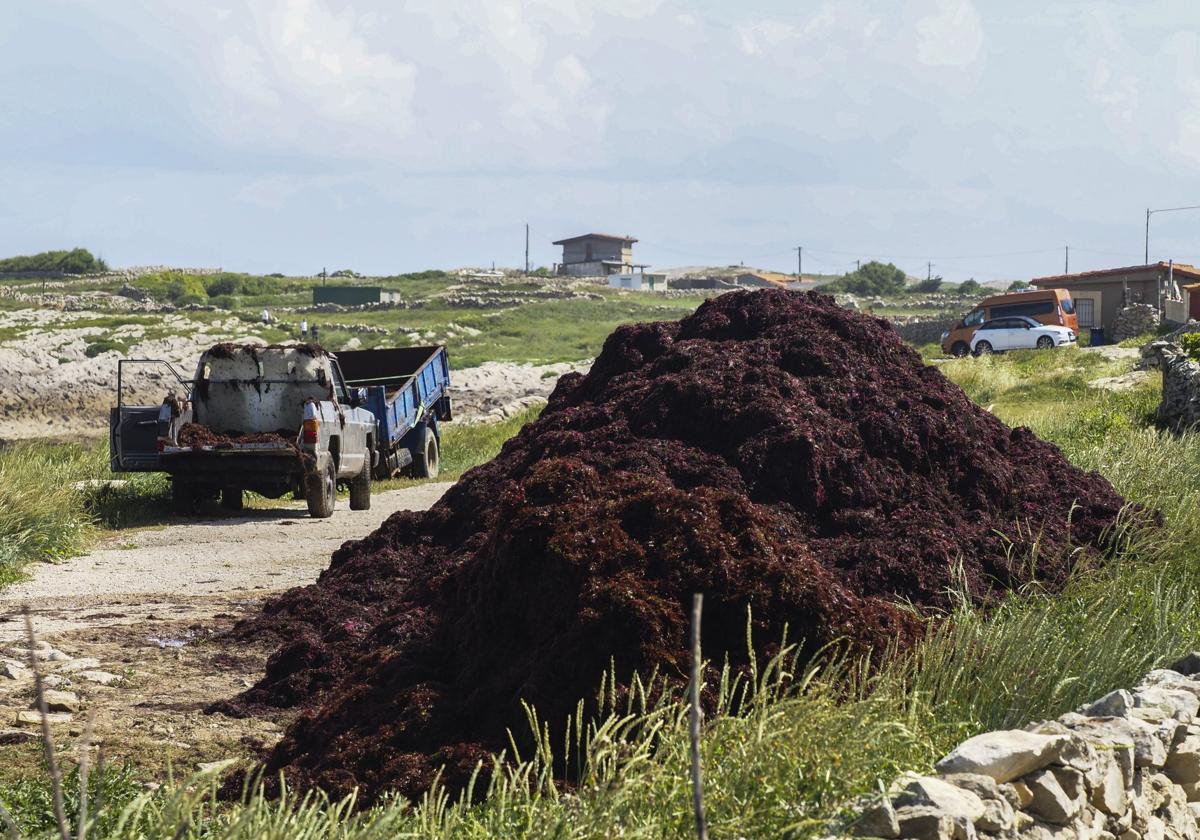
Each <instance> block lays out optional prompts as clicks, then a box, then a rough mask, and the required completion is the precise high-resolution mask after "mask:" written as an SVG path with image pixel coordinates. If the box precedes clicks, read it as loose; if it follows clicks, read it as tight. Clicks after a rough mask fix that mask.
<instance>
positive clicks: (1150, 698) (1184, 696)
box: [1133, 686, 1200, 723]
mask: <svg viewBox="0 0 1200 840" xmlns="http://www.w3.org/2000/svg"><path fill="white" fill-rule="evenodd" d="M1133 702H1134V705H1135V706H1136V707H1137V708H1140V709H1141V708H1159V709H1162V710H1163V711H1164V712H1166V713H1167V714H1168V715H1170V716H1171V717H1173V718H1175V719H1176V720H1179V721H1183V722H1184V723H1191V722H1192V721H1193V720H1194V719H1195V718H1196V713H1197V712H1198V711H1200V697H1197V696H1196V695H1195V694H1193V693H1191V692H1190V691H1183V690H1180V689H1176V688H1165V687H1163V686H1153V687H1150V688H1143V689H1138V690H1137V691H1135V692H1134V694H1133Z"/></svg>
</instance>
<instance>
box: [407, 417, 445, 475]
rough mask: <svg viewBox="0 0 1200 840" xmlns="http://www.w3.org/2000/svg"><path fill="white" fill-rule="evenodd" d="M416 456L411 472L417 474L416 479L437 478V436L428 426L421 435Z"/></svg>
mask: <svg viewBox="0 0 1200 840" xmlns="http://www.w3.org/2000/svg"><path fill="white" fill-rule="evenodd" d="M416 454H417V457H416V458H415V459H414V461H413V472H415V473H416V474H417V477H418V478H437V477H438V461H439V458H438V454H439V453H438V441H437V435H435V434H434V433H433V429H431V428H429V427H428V426H426V427H425V430H424V431H423V432H422V433H421V446H420V448H419V449H418V450H417V453H416Z"/></svg>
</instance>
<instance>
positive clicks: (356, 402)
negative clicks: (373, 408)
mask: <svg viewBox="0 0 1200 840" xmlns="http://www.w3.org/2000/svg"><path fill="white" fill-rule="evenodd" d="M366 401H367V389H366V388H351V389H350V405H352V406H354V407H355V408H358V407H359V406H360V405H362V404H363V403H365V402H366Z"/></svg>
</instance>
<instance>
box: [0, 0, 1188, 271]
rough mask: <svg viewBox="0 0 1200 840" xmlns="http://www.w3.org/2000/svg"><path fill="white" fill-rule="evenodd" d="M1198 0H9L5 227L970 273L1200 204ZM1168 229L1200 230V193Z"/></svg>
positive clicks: (361, 262) (2, 247)
mask: <svg viewBox="0 0 1200 840" xmlns="http://www.w3.org/2000/svg"><path fill="white" fill-rule="evenodd" d="M1198 33H1200V3H1197V2H1195V0H1158V1H1157V2H1156V0H1138V1H1137V2H1132V0H1131V2H1113V3H1105V2H1044V0H1034V1H1032V2H1029V1H1027V0H1003V2H1001V0H988V2H984V0H974V2H972V0H888V2H869V1H868V0H828V1H827V2H809V1H808V0H791V2H785V0H739V2H736V3H735V2H730V0H591V2H584V0H526V2H520V3H517V2H507V0H476V1H475V2H470V0H402V1H401V0H392V2H385V1H384V0H256V1H255V2H243V3H235V2H203V0H153V2H137V0H105V2H99V0H95V1H94V2H89V1H88V0H77V2H56V0H37V2H7V3H4V4H3V5H2V7H0V255H12V254H23V253H33V252H37V251H41V250H46V249H53V248H69V247H74V246H82V247H86V248H89V249H91V250H92V251H93V252H94V253H97V254H99V255H101V256H103V257H104V258H105V259H106V260H108V261H109V263H110V264H113V265H118V266H127V265H154V264H169V265H177V266H193V267H218V266H219V267H223V268H225V269H227V270H241V271H252V272H272V271H282V272H287V273H294V274H312V273H316V272H318V271H320V270H321V268H322V267H324V268H328V269H329V270H330V271H333V270H336V269H340V268H351V269H354V270H357V271H360V272H363V273H370V274H392V273H398V272H403V271H415V270H422V269H426V268H453V267H459V266H467V265H475V266H480V265H482V266H488V265H491V264H492V263H493V262H495V263H496V264H497V265H503V266H520V265H522V264H523V261H524V237H525V225H526V224H528V225H529V226H530V231H531V234H530V238H531V248H530V251H531V253H530V257H531V261H532V263H533V264H534V265H549V264H551V263H552V262H554V261H555V260H557V259H558V258H559V256H560V252H559V251H558V249H556V248H555V247H554V246H553V245H552V244H551V242H552V241H553V240H555V239H560V238H563V237H566V236H572V235H575V234H579V233H585V232H589V231H599V232H605V233H616V234H628V235H632V236H635V237H637V238H638V240H639V242H638V243H637V245H636V246H635V250H634V255H635V258H636V260H637V261H638V262H646V263H649V264H651V265H653V266H655V267H659V268H665V267H671V266H682V265H726V264H738V263H745V264H746V265H753V266H758V267H764V268H773V269H777V270H785V271H794V270H795V268H796V262H797V254H796V251H795V250H794V249H795V248H796V247H803V249H804V250H803V259H804V270H805V272H824V273H842V272H844V271H846V270H848V269H852V268H853V266H854V264H855V260H864V261H865V260H868V259H883V260H890V261H892V262H895V263H896V264H897V265H900V266H901V267H903V268H904V269H905V270H907V271H909V272H910V273H912V274H914V275H921V276H923V275H924V274H925V273H926V272H927V271H929V270H930V269H929V268H928V263H929V262H932V263H933V267H932V269H931V270H932V272H933V273H934V274H940V275H942V276H944V277H945V278H946V279H948V280H963V279H967V278H968V277H974V278H976V279H978V280H981V281H988V280H996V279H1009V278H1011V279H1020V278H1028V277H1030V276H1040V275H1045V274H1053V273H1058V272H1061V271H1062V269H1063V267H1064V262H1065V258H1066V254H1065V252H1064V248H1065V247H1066V246H1070V268H1071V269H1072V270H1084V269H1089V268H1100V267H1110V266H1116V265H1130V264H1138V263H1141V262H1142V256H1143V247H1144V242H1143V237H1144V235H1145V218H1146V217H1145V211H1146V209H1147V208H1155V209H1158V208H1172V207H1180V206H1187V205H1193V204H1196V205H1200V40H1198ZM1150 256H1151V259H1152V260H1154V259H1175V260H1176V261H1182V262H1194V263H1198V264H1200V210H1190V211H1180V212H1173V213H1161V214H1155V215H1154V216H1153V217H1152V222H1151V230H1150Z"/></svg>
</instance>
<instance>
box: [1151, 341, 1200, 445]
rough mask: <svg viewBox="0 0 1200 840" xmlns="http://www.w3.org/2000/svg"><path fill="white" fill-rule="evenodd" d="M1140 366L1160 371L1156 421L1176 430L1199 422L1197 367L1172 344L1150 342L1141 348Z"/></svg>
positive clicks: (1199, 372)
mask: <svg viewBox="0 0 1200 840" xmlns="http://www.w3.org/2000/svg"><path fill="white" fill-rule="evenodd" d="M1141 367H1143V368H1149V369H1151V370H1159V371H1162V401H1161V402H1160V403H1159V405H1158V421H1159V422H1160V423H1162V424H1163V425H1165V426H1168V427H1169V428H1171V429H1174V430H1176V431H1183V430H1184V429H1190V428H1191V427H1193V426H1195V425H1196V424H1197V423H1200V364H1197V363H1196V362H1194V361H1193V360H1192V359H1191V358H1190V357H1189V356H1188V354H1187V353H1186V352H1184V350H1183V348H1182V347H1181V346H1179V345H1178V344H1175V343H1174V342H1171V341H1165V340H1164V341H1152V342H1150V343H1149V344H1147V345H1146V346H1145V347H1143V348H1142V361H1141Z"/></svg>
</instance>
